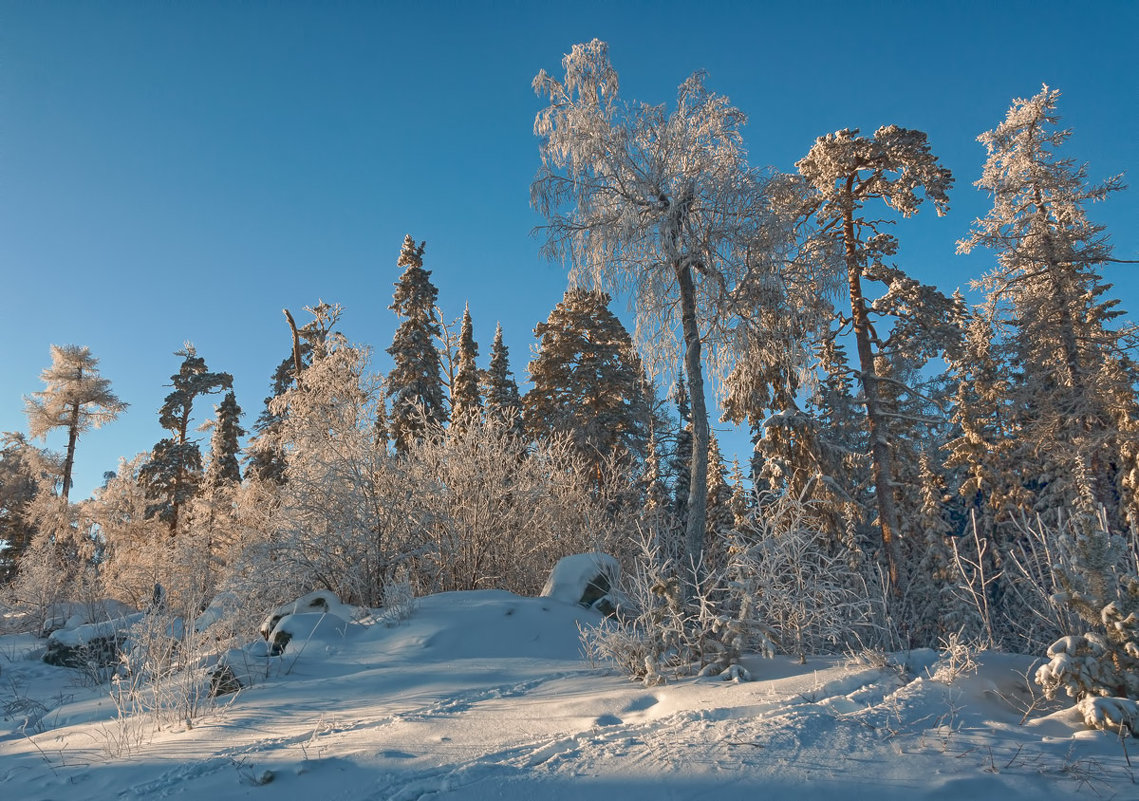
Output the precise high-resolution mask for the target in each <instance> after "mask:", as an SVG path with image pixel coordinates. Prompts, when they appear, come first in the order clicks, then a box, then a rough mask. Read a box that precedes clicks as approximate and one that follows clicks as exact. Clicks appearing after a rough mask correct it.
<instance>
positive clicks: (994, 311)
mask: <svg viewBox="0 0 1139 801" xmlns="http://www.w3.org/2000/svg"><path fill="white" fill-rule="evenodd" d="M1058 98H1059V92H1057V91H1055V90H1050V89H1048V87H1047V86H1045V87H1044V88H1043V90H1042V91H1041V92H1040V93H1039V94H1037V95H1036V96H1035V97H1033V98H1030V99H1028V100H1023V99H1017V100H1015V101H1014V102H1013V105H1012V107H1011V108H1010V109H1009V112H1008V115H1007V116H1006V118H1005V120H1004V122H1002V123H1001V124H1000V125H998V126H997V127H996V128H995V129H993V130H992V131H989V132H986V133H984V134H982V135H981V136H980V137H979V140H980V141H981V142H982V143H983V144H984V145H985V147H986V149H987V150H988V159H987V160H986V162H985V168H984V172H983V173H982V176H981V178H980V180H978V181H977V186H978V187H980V188H982V189H985V190H987V191H988V192H989V193H990V194H991V195H992V197H993V208H992V210H991V211H990V212H989V213H988V214H987V215H986V216H985V217H984V218H981V219H978V220H977V221H976V222H975V223H974V226H973V230H972V233H971V234H970V236H969V237H968V238H966V239H964V240H962V241H961V242H960V243H959V250H960V251H962V252H969V251H971V250H972V249H973V248H975V247H977V246H978V245H980V246H983V247H987V248H990V249H992V250H993V251H994V252H995V253H996V256H997V266H996V267H995V268H994V269H993V270H992V271H991V272H990V273H989V274H988V275H986V276H985V277H984V279H983V280H982V281H980V282H979V287H980V288H982V289H984V290H985V292H986V293H987V298H988V304H987V308H988V309H990V311H991V316H992V318H993V323H994V325H995V326H996V327H997V328H998V337H1000V338H1001V339H1003V340H1004V341H1005V342H1006V343H1007V347H1008V350H1009V358H1010V360H1011V362H1012V364H1013V365H1014V366H1015V372H1014V375H1013V379H1012V384H1011V386H1010V387H1009V390H1008V391H1009V400H1010V402H1011V413H1012V417H1013V426H1014V428H1015V429H1016V434H1015V436H1016V439H1017V447H1016V448H1015V450H1014V451H1013V452H1011V453H1010V457H1011V459H1012V463H1013V464H1014V465H1017V466H1018V467H1019V468H1020V469H1021V470H1023V467H1024V466H1025V465H1032V466H1033V467H1034V468H1035V469H1036V471H1037V476H1036V478H1037V480H1036V482H1035V484H1034V486H1031V487H1029V489H1030V490H1031V491H1032V492H1033V495H1034V507H1035V511H1037V512H1044V513H1048V514H1049V515H1055V514H1056V513H1058V512H1060V511H1062V510H1065V509H1068V510H1074V511H1075V512H1077V513H1078V514H1080V515H1082V516H1084V517H1085V518H1086V519H1087V520H1089V521H1090V522H1089V523H1088V525H1094V524H1095V519H1096V516H1097V513H1098V509H1099V507H1104V508H1105V509H1106V510H1107V512H1108V524H1109V526H1110V527H1111V530H1112V531H1121V530H1122V529H1123V527H1124V526H1126V525H1127V524H1128V521H1129V519H1130V520H1132V521H1133V520H1135V519H1136V516H1137V512H1139V507H1137V506H1136V499H1135V496H1134V492H1133V490H1132V489H1129V478H1128V476H1129V475H1131V474H1132V473H1133V470H1134V468H1133V465H1134V459H1135V454H1136V451H1137V450H1139V447H1137V444H1139V440H1136V438H1135V432H1134V426H1133V421H1134V420H1135V419H1137V417H1139V407H1137V406H1136V401H1135V393H1134V387H1135V386H1136V384H1137V383H1139V370H1137V369H1136V367H1135V365H1134V363H1133V361H1132V353H1131V350H1130V341H1131V340H1130V337H1131V334H1132V332H1131V330H1130V329H1120V328H1115V327H1113V326H1112V321H1113V320H1114V319H1115V318H1117V317H1119V316H1120V315H1121V314H1122V312H1121V311H1119V310H1118V309H1116V308H1115V306H1116V305H1117V301H1115V300H1111V299H1107V298H1106V297H1105V296H1106V293H1107V291H1108V290H1109V289H1110V286H1109V285H1108V284H1105V283H1104V282H1103V280H1102V278H1101V276H1100V275H1099V272H1098V269H1097V268H1098V266H1099V265H1101V264H1103V263H1105V262H1109V261H1112V258H1111V246H1110V243H1109V241H1108V237H1107V235H1106V233H1105V231H1104V228H1103V226H1100V225H1096V224H1094V223H1092V222H1090V221H1089V220H1088V218H1087V214H1086V211H1085V207H1086V206H1087V205H1088V204H1089V203H1091V202H1094V201H1097V200H1102V199H1104V198H1106V197H1107V196H1108V195H1110V194H1111V193H1112V192H1115V191H1117V190H1119V189H1122V188H1123V184H1122V180H1121V177H1120V176H1116V177H1114V178H1110V179H1108V180H1107V181H1105V182H1104V183H1102V184H1099V185H1093V184H1090V183H1089V182H1088V179H1087V170H1086V168H1085V167H1084V166H1082V165H1080V166H1077V165H1076V164H1075V162H1073V161H1072V160H1071V159H1068V158H1061V157H1059V156H1058V155H1057V154H1056V151H1057V150H1058V149H1059V148H1060V147H1061V146H1062V145H1064V143H1065V142H1066V141H1067V139H1068V138H1069V136H1070V133H1071V132H1070V131H1068V130H1065V129H1062V128H1060V127H1059V119H1060V118H1059V116H1058V115H1057V113H1056V101H1057V99H1058Z"/></svg>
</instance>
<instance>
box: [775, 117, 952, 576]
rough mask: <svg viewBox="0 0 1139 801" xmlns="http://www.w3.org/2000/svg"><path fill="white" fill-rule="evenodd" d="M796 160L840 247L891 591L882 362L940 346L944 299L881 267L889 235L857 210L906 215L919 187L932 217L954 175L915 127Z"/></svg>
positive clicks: (827, 145)
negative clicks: (875, 208) (875, 287)
mask: <svg viewBox="0 0 1139 801" xmlns="http://www.w3.org/2000/svg"><path fill="white" fill-rule="evenodd" d="M796 166H797V167H798V169H799V173H800V175H802V176H803V178H804V179H805V180H806V181H807V182H808V183H809V184H810V185H811V186H812V187H813V188H814V189H815V191H816V192H817V193H818V195H817V198H816V200H815V201H814V204H813V213H814V215H815V218H816V221H817V222H818V226H819V229H820V230H822V231H831V232H832V233H831V237H832V240H833V247H834V248H835V249H836V250H837V251H838V252H839V253H841V258H842V263H843V271H844V272H845V274H846V278H847V289H848V293H849V300H850V316H849V318H844V323H849V325H850V328H851V330H852V331H853V334H854V340H855V344H856V346H857V353H858V372H857V374H858V377H859V382H860V385H861V388H862V396H863V399H864V402H865V414H866V427H867V433H868V435H869V450H870V456H871V462H872V465H873V471H874V499H875V505H876V507H877V510H878V530H879V532H880V536H881V544H882V550H883V552H884V556H885V561H886V567H887V570H888V573H889V578H890V582H891V585H892V586H893V587H894V588H895V591H897V588H898V578H899V547H898V543H897V539H898V536H899V534H900V531H899V527H900V525H901V517H900V515H899V512H898V507H897V499H896V497H895V483H896V476H895V472H896V466H895V454H894V452H893V447H894V443H893V442H892V439H891V433H890V421H891V419H892V415H894V414H896V411H894V410H892V409H890V408H889V407H888V399H887V397H886V391H887V390H888V389H890V388H891V387H893V388H897V386H898V385H897V379H896V378H893V377H891V376H889V375H887V373H889V372H891V371H892V372H894V373H898V372H899V367H900V366H899V365H897V364H893V365H892V364H890V363H889V362H890V360H891V355H892V354H891V351H892V350H894V349H896V348H898V347H899V346H901V345H903V344H908V345H909V346H910V347H911V348H912V347H913V346H915V345H917V346H918V347H920V348H924V349H927V350H932V351H933V352H937V351H938V350H940V349H943V347H944V345H943V343H942V342H940V341H939V340H940V337H939V336H930V335H929V334H930V333H940V332H938V331H937V329H938V327H939V326H938V322H939V321H943V320H944V311H945V308H944V307H946V306H947V305H948V301H947V299H945V298H944V297H943V296H941V295H940V293H938V292H937V291H936V290H934V289H933V288H932V287H926V286H923V285H921V284H918V283H917V282H916V281H913V280H912V279H910V278H909V277H908V276H906V275H905V274H904V273H903V272H901V271H900V270H898V269H897V268H896V267H893V266H891V265H888V264H887V263H886V261H885V260H886V259H887V258H888V257H890V256H893V255H894V254H895V252H896V251H897V240H896V239H895V238H894V237H893V236H891V235H890V234H886V233H883V232H882V230H881V229H882V228H884V227H885V225H884V224H883V221H880V220H877V219H874V218H873V217H868V216H867V215H865V214H864V213H863V207H864V205H865V204H866V202H867V201H868V200H872V199H880V200H882V201H883V202H884V203H885V204H886V205H887V206H888V207H889V208H891V209H893V210H894V211H895V212H897V213H898V214H900V215H901V216H903V217H909V216H911V215H913V214H914V213H916V211H917V209H918V206H919V205H920V203H921V198H920V197H919V196H918V190H921V191H922V192H923V194H924V195H925V197H926V198H928V199H930V200H932V201H933V203H934V206H935V208H936V210H937V213H938V215H939V216H940V215H942V214H944V213H945V211H946V210H947V209H948V206H949V198H948V194H947V193H948V190H949V188H950V187H951V186H952V183H953V179H952V177H951V176H950V174H949V170H947V169H946V168H944V167H942V166H941V165H940V164H939V163H938V161H937V159H936V158H935V157H934V156H933V155H932V154H931V153H930V151H929V146H928V144H927V142H926V135H925V134H924V133H922V132H920V131H912V130H907V129H904V128H899V127H897V126H894V125H890V126H885V127H883V128H879V129H878V130H877V131H876V132H875V133H874V136H873V137H869V138H866V137H861V136H859V135H858V131H857V130H842V131H838V132H836V133H833V134H829V135H827V136H823V137H820V138H819V139H818V140H816V142H815V145H814V146H813V147H812V148H811V150H810V152H809V153H808V154H807V156H806V157H805V158H803V159H801V160H800V161H799V162H798V163H797V165H796ZM868 282H869V283H881V284H885V285H886V288H887V291H886V294H885V295H883V297H882V298H879V299H878V300H874V301H871V300H869V299H868V298H867V297H866V284H867V283H868ZM883 313H884V314H887V315H890V316H892V317H894V318H895V322H894V327H893V330H892V332H891V334H890V337H889V339H888V340H886V341H883V340H885V339H886V338H885V335H884V332H881V331H878V330H876V325H875V317H876V316H877V315H880V314H883ZM880 335H881V336H880ZM915 337H918V339H917V340H916V342H915ZM887 385H889V386H887Z"/></svg>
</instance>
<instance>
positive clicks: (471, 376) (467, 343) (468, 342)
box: [451, 304, 482, 429]
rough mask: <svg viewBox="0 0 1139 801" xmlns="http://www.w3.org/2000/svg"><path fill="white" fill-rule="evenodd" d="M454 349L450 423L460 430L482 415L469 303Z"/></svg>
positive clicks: (477, 348) (476, 349)
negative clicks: (456, 355)
mask: <svg viewBox="0 0 1139 801" xmlns="http://www.w3.org/2000/svg"><path fill="white" fill-rule="evenodd" d="M458 351H459V352H458V365H457V366H456V369H455V380H454V382H453V383H452V385H451V425H452V426H456V427H458V428H460V429H463V428H466V427H468V426H470V425H472V424H473V423H475V422H477V421H478V419H479V417H480V416H481V415H482V397H481V396H480V394H479V369H478V365H477V364H476V363H475V359H476V358H478V355H479V346H478V343H477V342H475V335H474V326H473V325H472V323H471V307H470V304H467V306H466V307H465V308H464V309H463V322H462V326H461V327H460V329H459V348H458Z"/></svg>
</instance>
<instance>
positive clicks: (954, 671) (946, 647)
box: [930, 632, 980, 684]
mask: <svg viewBox="0 0 1139 801" xmlns="http://www.w3.org/2000/svg"><path fill="white" fill-rule="evenodd" d="M979 650H980V648H979V647H978V646H977V644H976V643H972V642H968V641H967V640H965V639H964V638H963V637H962V636H961V633H960V632H953V633H952V634H950V635H949V636H948V637H946V638H945V639H943V640H942V641H941V655H940V656H939V657H938V660H937V664H936V665H935V666H934V668H933V672H932V673H930V678H931V679H933V680H934V681H939V682H941V683H943V684H952V683H953V682H955V681H957V679H958V678H959V677H961V676H969V675H971V674H973V673H976V672H977V668H978V667H979V665H978V664H977V652H978V651H979Z"/></svg>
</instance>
